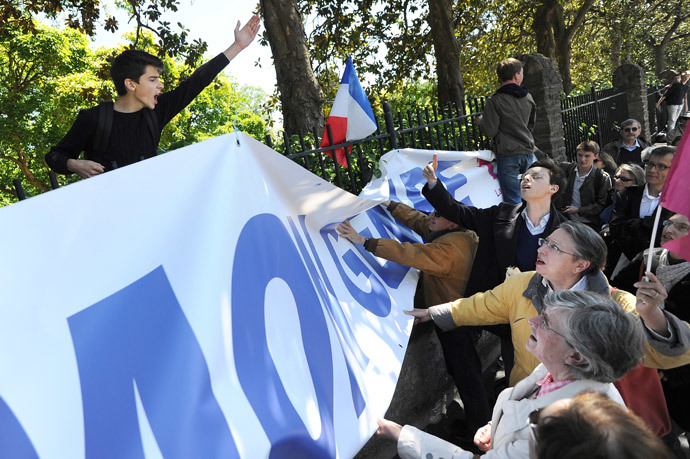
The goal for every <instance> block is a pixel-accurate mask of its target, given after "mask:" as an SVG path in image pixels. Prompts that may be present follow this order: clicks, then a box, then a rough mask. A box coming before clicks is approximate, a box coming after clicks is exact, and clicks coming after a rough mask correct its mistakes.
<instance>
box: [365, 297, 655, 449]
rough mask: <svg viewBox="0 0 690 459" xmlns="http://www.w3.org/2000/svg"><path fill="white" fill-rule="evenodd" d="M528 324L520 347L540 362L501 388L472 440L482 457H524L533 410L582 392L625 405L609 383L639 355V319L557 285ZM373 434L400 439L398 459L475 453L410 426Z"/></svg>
mask: <svg viewBox="0 0 690 459" xmlns="http://www.w3.org/2000/svg"><path fill="white" fill-rule="evenodd" d="M524 321H525V322H526V323H527V324H528V326H529V338H528V339H527V342H526V343H525V345H524V347H525V349H526V350H527V351H528V352H529V353H531V354H532V355H534V357H535V359H537V360H539V361H541V362H542V364H540V365H539V366H537V367H536V368H535V370H534V371H533V372H532V373H531V374H530V375H529V376H528V377H527V378H525V379H524V380H522V381H520V382H519V383H518V384H517V385H516V386H515V387H514V388H508V389H506V390H504V391H503V392H501V395H500V396H499V397H498V400H497V401H496V407H495V408H494V412H493V417H492V421H491V423H490V424H489V425H487V426H485V427H483V428H482V429H479V431H478V432H477V435H476V436H475V443H476V444H477V446H478V447H479V449H480V450H482V451H488V453H487V454H486V456H485V457H501V458H515V457H528V456H529V437H530V428H529V422H528V418H529V415H530V413H532V412H533V411H535V410H538V409H541V408H545V407H547V406H549V405H551V404H552V403H553V402H555V401H557V400H561V399H566V398H571V397H573V396H575V395H577V394H579V393H581V392H586V391H597V392H600V393H603V394H606V395H607V396H608V397H610V398H611V399H613V400H615V401H616V402H618V403H621V404H623V400H622V398H621V396H620V394H619V393H618V391H617V390H616V388H615V387H614V385H613V384H612V382H613V381H615V380H616V379H618V378H620V377H621V376H623V375H624V374H625V373H626V372H627V371H628V370H630V369H631V368H633V367H635V366H636V365H637V364H638V363H639V362H640V359H641V358H642V355H643V353H644V348H645V336H644V331H643V329H642V325H641V324H640V321H639V319H638V318H637V317H635V316H634V315H633V314H631V313H627V312H625V311H624V310H623V309H621V308H620V306H619V305H618V304H617V303H616V302H615V301H613V300H612V299H611V297H610V296H608V295H601V294H597V293H591V292H585V291H567V290H562V291H558V292H552V293H549V294H547V295H546V297H545V298H544V301H543V303H542V307H541V312H540V314H538V315H536V316H534V317H531V318H529V319H525V320H524ZM377 433H378V434H379V435H381V436H384V437H389V438H392V439H394V440H396V441H397V442H398V454H399V455H400V457H402V458H424V459H426V458H428V457H434V458H441V457H444V458H462V457H467V458H471V457H473V454H472V453H470V452H467V451H464V450H462V449H461V448H459V447H458V446H456V445H453V444H451V443H448V442H446V441H444V440H441V439H439V438H436V437H434V436H432V435H429V434H426V433H424V432H422V431H420V430H418V429H416V428H414V427H411V426H405V427H402V426H400V425H399V424H396V423H394V422H391V421H388V420H385V419H384V420H380V421H379V430H378V431H377Z"/></svg>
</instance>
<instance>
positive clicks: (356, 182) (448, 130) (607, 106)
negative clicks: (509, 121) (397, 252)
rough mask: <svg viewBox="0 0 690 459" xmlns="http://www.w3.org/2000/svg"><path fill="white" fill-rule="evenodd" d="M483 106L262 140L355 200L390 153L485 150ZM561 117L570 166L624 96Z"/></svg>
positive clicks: (619, 116) (591, 97)
mask: <svg viewBox="0 0 690 459" xmlns="http://www.w3.org/2000/svg"><path fill="white" fill-rule="evenodd" d="M651 94H653V93H650V97H652V95H651ZM484 103H485V98H483V97H479V98H468V99H467V101H466V104H465V107H458V106H455V105H453V106H446V107H442V108H439V107H434V108H424V109H417V110H413V111H410V110H405V111H397V112H394V111H393V110H391V108H390V106H389V105H388V103H384V104H383V114H378V115H376V124H377V128H376V132H375V133H374V134H373V135H371V136H369V137H367V138H366V139H362V140H356V141H351V142H345V143H341V144H335V145H333V142H332V135H331V133H330V128H328V129H327V131H326V136H327V137H329V138H330V140H331V142H328V143H327V144H329V145H332V146H327V147H321V146H320V145H321V137H320V135H319V132H316V131H313V132H311V133H300V134H299V135H293V136H287V135H286V134H283V136H282V138H281V142H280V143H279V144H277V145H274V144H273V142H272V140H271V138H270V136H267V137H266V144H267V145H268V146H270V147H271V148H273V149H274V150H276V151H278V152H280V153H282V154H284V155H285V156H287V157H288V158H290V159H292V160H293V161H295V162H297V163H298V164H300V165H301V166H302V167H304V168H305V169H307V170H309V171H311V172H313V173H314V174H316V175H319V176H320V177H322V178H323V179H324V180H327V181H329V182H331V183H333V184H335V185H337V186H338V187H340V188H343V189H345V190H347V191H350V192H352V193H355V194H357V193H359V192H360V191H361V190H362V188H363V187H364V186H365V185H366V184H367V183H368V182H369V180H371V178H372V177H373V176H378V174H379V171H378V160H379V158H380V157H381V156H382V155H383V154H384V153H386V152H388V151H390V150H394V149H397V148H418V149H429V150H447V151H448V150H450V151H473V150H484V149H491V147H492V144H491V141H490V140H489V139H488V138H487V137H485V136H484V135H483V134H482V133H481V132H480V130H479V124H478V123H477V116H478V115H480V114H481V113H482V112H483V110H484ZM650 106H651V107H653V104H650ZM561 117H562V122H563V130H564V133H565V135H564V137H565V145H566V154H567V156H568V159H569V160H573V158H574V155H575V147H576V146H577V145H578V144H579V143H580V142H582V141H585V140H594V141H596V142H597V143H599V144H600V145H601V146H603V145H605V144H606V143H608V142H611V141H612V140H614V139H616V138H617V136H618V132H619V129H620V123H621V122H622V121H624V120H625V119H627V118H628V107H627V101H626V97H625V93H622V92H618V91H617V90H615V89H613V88H611V89H604V90H601V91H595V90H594V89H592V91H591V92H590V93H589V94H584V95H581V96H575V97H569V98H565V99H563V100H562V101H561ZM650 118H651V117H650ZM654 119H655V120H656V117H655V118H654ZM338 148H346V149H348V150H350V152H351V154H350V155H347V167H344V166H341V165H339V164H338V163H337V162H336V161H334V159H333V158H334V157H335V156H336V155H335V151H336V150H337V149H338ZM14 186H15V190H16V192H17V196H18V197H19V199H20V200H21V199H23V198H24V191H23V189H22V187H21V182H20V181H19V179H16V180H15V181H14ZM51 186H52V187H53V188H55V187H57V180H54V176H51Z"/></svg>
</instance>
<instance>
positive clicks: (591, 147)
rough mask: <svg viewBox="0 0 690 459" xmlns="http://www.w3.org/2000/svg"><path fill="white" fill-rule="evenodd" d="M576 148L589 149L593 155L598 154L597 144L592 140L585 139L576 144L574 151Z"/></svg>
mask: <svg viewBox="0 0 690 459" xmlns="http://www.w3.org/2000/svg"><path fill="white" fill-rule="evenodd" d="M577 150H582V151H589V152H592V153H594V156H596V155H598V154H599V144H598V143H596V142H595V141H593V140H586V141H584V142H582V143H581V144H580V145H578V146H577V148H576V149H575V151H577Z"/></svg>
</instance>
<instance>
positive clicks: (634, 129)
mask: <svg viewBox="0 0 690 459" xmlns="http://www.w3.org/2000/svg"><path fill="white" fill-rule="evenodd" d="M637 129H638V128H636V127H627V128H623V130H624V131H625V132H637Z"/></svg>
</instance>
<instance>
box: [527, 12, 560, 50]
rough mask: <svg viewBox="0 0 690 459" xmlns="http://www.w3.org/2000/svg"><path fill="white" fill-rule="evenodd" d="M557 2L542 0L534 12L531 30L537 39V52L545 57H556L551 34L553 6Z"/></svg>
mask: <svg viewBox="0 0 690 459" xmlns="http://www.w3.org/2000/svg"><path fill="white" fill-rule="evenodd" d="M557 4H558V2H557V1H554V0H544V1H542V2H541V3H540V4H539V6H537V9H536V10H535V12H534V18H533V19H532V30H533V31H534V38H535V40H536V41H537V52H538V53H539V54H542V55H544V56H546V57H550V58H552V59H553V58H555V57H556V40H555V39H554V36H553V20H554V16H553V13H554V8H555V7H556V5H557Z"/></svg>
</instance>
